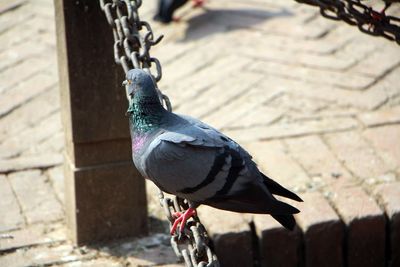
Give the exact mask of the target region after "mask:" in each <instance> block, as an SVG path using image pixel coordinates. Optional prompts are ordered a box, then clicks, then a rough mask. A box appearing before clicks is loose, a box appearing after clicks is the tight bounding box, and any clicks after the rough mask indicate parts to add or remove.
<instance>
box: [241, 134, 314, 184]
mask: <svg viewBox="0 0 400 267" xmlns="http://www.w3.org/2000/svg"><path fill="white" fill-rule="evenodd" d="M243 145H244V146H245V148H246V149H248V151H249V153H250V154H251V155H252V156H253V157H254V160H255V161H256V163H257V164H258V166H259V167H260V168H261V170H262V171H263V172H264V173H265V174H266V175H268V176H269V177H271V178H272V179H274V180H275V181H277V182H279V183H281V184H282V185H283V186H284V187H288V188H291V189H292V190H294V191H304V190H306V189H307V188H308V187H309V185H308V184H309V183H310V182H311V181H310V179H309V178H308V176H307V174H306V173H305V172H304V170H303V169H302V168H301V166H300V165H299V164H297V163H296V162H295V161H293V160H292V159H291V158H290V156H289V155H288V154H287V153H286V149H285V147H284V146H283V144H282V143H281V142H280V141H269V142H253V143H246V144H243Z"/></svg>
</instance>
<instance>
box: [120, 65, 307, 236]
mask: <svg viewBox="0 0 400 267" xmlns="http://www.w3.org/2000/svg"><path fill="white" fill-rule="evenodd" d="M124 84H125V85H126V86H127V90H128V94H129V96H130V104H129V108H128V111H127V115H128V117H129V128H130V134H131V139H132V157H133V163H134V165H135V166H136V168H137V170H138V171H139V172H140V174H141V175H142V176H143V177H144V178H146V179H149V180H151V181H152V182H153V183H154V184H155V185H157V186H158V187H159V188H160V189H161V190H162V191H164V192H167V193H170V194H173V195H176V196H178V197H181V198H185V199H187V200H188V202H189V208H188V209H187V210H186V211H185V212H184V213H176V214H174V217H175V221H174V223H173V225H172V227H171V234H174V233H175V231H176V230H177V227H178V226H179V230H180V232H181V233H182V232H183V231H184V227H185V224H186V221H187V220H188V219H189V218H190V217H192V216H194V215H195V214H196V208H197V207H198V206H199V205H202V204H204V205H208V206H211V207H214V208H217V209H222V210H228V211H233V212H239V213H258V214H270V215H271V216H272V217H273V218H274V219H276V220H277V221H278V222H279V223H280V224H282V225H283V226H284V227H285V228H287V229H290V230H293V228H294V227H295V225H296V221H295V219H294V217H293V214H295V213H298V212H299V210H298V209H296V208H295V207H293V206H291V205H289V204H287V203H284V202H282V201H280V200H277V199H276V198H275V196H274V195H278V196H282V197H286V198H290V199H293V200H296V201H300V202H301V201H302V200H301V198H300V197H299V196H297V195H296V194H295V193H293V192H291V191H289V190H287V189H285V188H284V187H283V186H281V185H280V184H278V183H277V182H275V181H273V180H272V179H271V178H269V177H268V176H266V175H265V174H263V173H262V172H261V171H260V170H259V169H258V167H257V165H256V164H255V162H254V161H253V160H252V157H251V156H250V154H249V153H248V152H247V151H246V150H245V149H243V148H242V147H241V146H240V145H239V144H237V143H236V142H235V141H233V140H232V139H231V138H229V137H228V136H226V135H224V134H222V133H221V132H219V131H218V130H216V129H214V128H212V127H211V126H209V125H207V124H205V123H203V122H201V121H200V120H197V119H195V118H192V117H189V116H184V115H178V114H175V113H173V112H170V111H168V110H166V109H165V108H164V107H163V105H162V104H161V102H160V99H159V95H158V91H157V90H158V89H157V88H156V85H155V83H154V81H153V78H152V76H151V75H150V74H149V73H147V72H146V71H144V70H141V69H132V70H130V71H129V72H128V73H127V75H126V80H125V81H124Z"/></svg>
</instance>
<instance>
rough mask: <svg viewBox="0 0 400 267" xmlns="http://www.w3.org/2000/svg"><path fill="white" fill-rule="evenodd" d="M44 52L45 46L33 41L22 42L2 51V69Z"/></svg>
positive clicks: (0, 58) (0, 57)
mask: <svg viewBox="0 0 400 267" xmlns="http://www.w3.org/2000/svg"><path fill="white" fill-rule="evenodd" d="M43 52H44V47H42V46H39V45H37V44H32V43H26V42H24V43H21V44H19V45H16V46H14V47H13V49H8V50H6V51H4V52H2V53H0V71H1V70H3V69H5V68H7V67H11V66H12V65H14V64H16V63H18V62H20V61H22V60H24V59H26V58H30V57H33V56H37V55H39V54H40V53H43Z"/></svg>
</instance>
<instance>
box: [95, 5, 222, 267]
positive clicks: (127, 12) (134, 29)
mask: <svg viewBox="0 0 400 267" xmlns="http://www.w3.org/2000/svg"><path fill="white" fill-rule="evenodd" d="M99 1H100V7H101V9H102V10H103V12H104V14H105V16H106V18H107V21H108V24H109V25H110V26H111V28H112V30H113V36H114V58H115V62H116V63H117V64H119V65H121V66H122V68H123V70H124V72H125V73H127V72H128V71H129V70H130V69H132V68H135V69H143V70H145V71H147V72H148V73H150V74H151V75H152V77H153V79H154V81H155V84H157V82H158V81H160V79H161V77H162V69H161V64H160V61H159V60H158V59H157V58H154V57H151V56H150V53H149V52H150V49H151V47H152V46H154V45H156V44H158V43H159V42H160V41H161V39H162V38H163V36H160V37H158V38H156V39H155V38H154V33H153V30H152V28H151V27H150V24H149V23H148V22H146V21H143V20H140V18H139V13H138V9H139V7H140V6H141V5H142V0H133V1H129V0H99ZM153 73H155V74H153ZM125 89H127V87H126V88H125ZM157 90H158V92H159V95H160V100H161V102H162V103H163V104H164V105H165V106H166V108H167V109H168V110H169V111H171V110H172V107H171V103H170V101H169V99H168V97H167V96H166V95H164V94H162V93H161V91H160V90H159V89H158V88H157ZM127 99H128V101H130V97H129V95H128V93H127ZM158 197H159V199H160V204H161V206H162V207H163V210H164V212H165V215H166V217H167V218H168V221H169V222H170V226H172V223H173V221H174V217H173V214H174V213H175V212H183V211H184V210H186V209H188V208H189V206H188V204H187V203H188V202H187V200H185V199H181V198H178V197H174V198H168V197H165V195H164V193H163V192H162V191H161V190H160V191H159V196H158ZM186 226H187V227H185V229H184V233H183V234H182V235H180V236H178V235H176V234H175V235H174V236H172V237H171V245H172V248H173V249H174V252H175V254H176V256H177V257H178V258H179V259H181V260H184V261H185V264H186V266H187V267H205V266H207V267H219V262H218V260H217V256H216V255H215V253H214V252H213V250H212V248H211V241H210V238H209V236H208V234H207V231H206V229H205V227H204V226H203V225H202V224H201V222H200V219H199V218H198V217H197V216H194V217H192V218H191V219H189V220H188V222H187V224H186Z"/></svg>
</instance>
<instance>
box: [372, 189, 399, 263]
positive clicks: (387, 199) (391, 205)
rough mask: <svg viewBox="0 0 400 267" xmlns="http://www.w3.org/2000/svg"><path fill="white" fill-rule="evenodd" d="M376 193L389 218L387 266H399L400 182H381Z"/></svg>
mask: <svg viewBox="0 0 400 267" xmlns="http://www.w3.org/2000/svg"><path fill="white" fill-rule="evenodd" d="M376 194H377V195H378V197H379V200H380V202H381V204H382V205H383V206H384V208H385V212H386V215H387V217H388V219H389V234H390V236H389V244H390V248H389V251H390V253H389V255H390V258H389V259H387V260H388V266H389V267H396V266H400V183H399V182H397V183H390V184H382V185H379V186H377V187H376Z"/></svg>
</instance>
